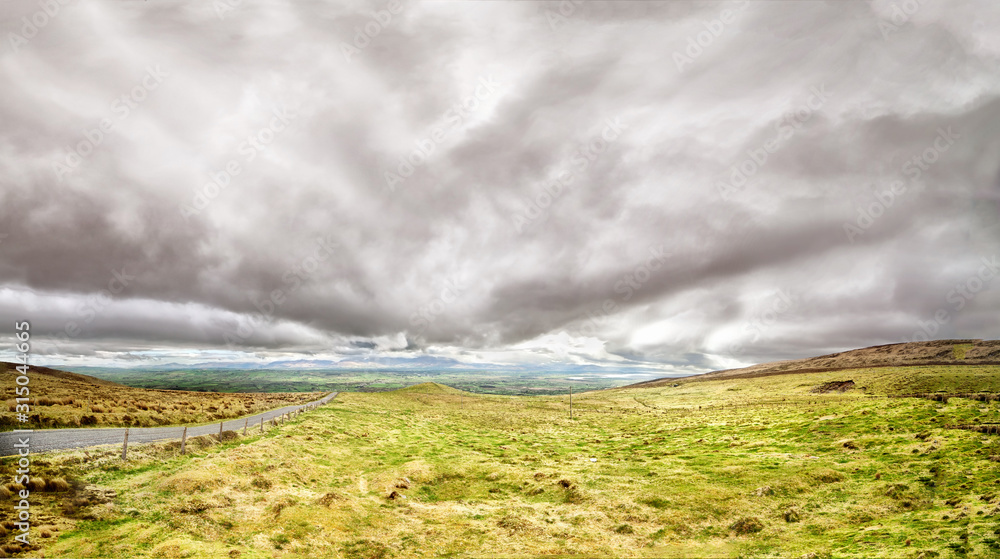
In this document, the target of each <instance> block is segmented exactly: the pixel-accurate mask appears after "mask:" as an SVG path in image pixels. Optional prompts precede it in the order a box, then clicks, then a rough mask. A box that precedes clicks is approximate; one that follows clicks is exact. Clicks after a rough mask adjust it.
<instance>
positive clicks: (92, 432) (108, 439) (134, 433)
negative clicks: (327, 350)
mask: <svg viewBox="0 0 1000 559" xmlns="http://www.w3.org/2000/svg"><path fill="white" fill-rule="evenodd" d="M336 395H337V393H336V392H333V393H330V394H328V395H326V396H324V397H323V398H321V399H319V400H316V401H314V402H309V403H306V404H299V405H297V406H285V407H283V408H278V409H273V410H270V411H266V412H264V413H259V414H257V415H251V416H249V417H246V418H244V417H241V418H239V419H230V420H229V421H225V422H223V426H222V427H223V430H226V431H236V430H240V429H243V425H244V424H249V426H250V427H253V426H255V425H256V426H257V428H258V429H260V420H261V419H263V420H264V421H265V422H266V421H268V420H270V419H273V418H275V417H278V416H281V415H284V414H286V413H288V412H292V411H296V410H299V409H302V408H304V407H306V406H309V405H312V404H317V405H323V404H325V403H327V402H329V401H330V400H332V399H333V397H334V396H336ZM250 427H248V430H249V429H250ZM183 431H184V426H183V425H180V426H176V425H175V426H170V427H131V428H129V430H128V442H129V444H130V445H131V444H133V443H151V442H154V441H164V440H171V439H180V438H181V433H182V432H183ZM218 433H219V424H218V423H210V424H208V425H199V426H197V427H188V433H187V434H188V437H198V436H200V435H212V434H216V435H217V434H218ZM25 437H28V438H29V442H28V444H29V448H30V450H31V453H32V454H35V453H38V452H47V451H51V450H67V449H71V448H83V447H88V446H97V445H102V444H117V445H121V444H122V441H123V440H124V438H125V429H124V428H120V427H119V428H90V429H35V430H34V431H32V432H30V433H14V432H11V431H7V432H4V433H0V456H12V455H15V454H17V452H18V449H16V448H14V445H15V444H17V442H18V440H19V439H21V440H23V439H24V438H25Z"/></svg>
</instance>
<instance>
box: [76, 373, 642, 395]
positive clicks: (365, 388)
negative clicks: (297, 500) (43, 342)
mask: <svg viewBox="0 0 1000 559" xmlns="http://www.w3.org/2000/svg"><path fill="white" fill-rule="evenodd" d="M74 370H76V371H77V372H80V373H84V374H87V375H93V376H95V377H98V378H102V379H105V380H110V381H114V382H118V383H121V384H125V385H128V386H134V387H137V388H166V389H173V390H199V391H219V392H304V391H313V392H316V391H320V392H382V391H387V390H396V389H398V388H403V387H406V386H412V385H414V384H420V383H423V382H437V383H439V384H446V385H448V386H453V387H455V388H458V389H461V390H465V391H468V392H477V393H485V394H503V395H509V396H513V395H524V396H526V395H545V394H564V393H566V392H568V391H569V389H570V387H571V386H572V388H573V390H574V391H578V392H583V391H584V390H600V389H603V388H613V387H617V386H624V385H626V384H631V383H634V382H639V381H640V380H643V378H642V377H637V376H608V375H606V374H599V373H588V372H583V373H560V374H555V373H550V372H546V371H534V372H523V371H490V372H484V371H435V372H426V371H413V370H398V371H391V370H383V371H362V370H358V371H350V370H337V371H313V370H306V371H294V370H242V369H241V370H229V369H207V370H206V369H181V370H174V371H158V370H157V371H144V370H142V369H112V368H98V367H79V368H77V369H74ZM568 377H574V378H576V379H577V380H569V378H568ZM647 378H648V377H647Z"/></svg>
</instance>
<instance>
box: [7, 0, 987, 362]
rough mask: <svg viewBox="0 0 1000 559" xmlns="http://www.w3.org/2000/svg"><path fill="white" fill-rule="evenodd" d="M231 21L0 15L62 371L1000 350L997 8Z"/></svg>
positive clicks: (47, 349) (45, 325) (381, 13)
mask: <svg viewBox="0 0 1000 559" xmlns="http://www.w3.org/2000/svg"><path fill="white" fill-rule="evenodd" d="M219 5H227V4H226V3H225V2H222V3H215V4H210V3H203V4H198V3H185V2H176V3H162V2H124V3H122V2H109V1H108V2H96V3H95V2H92V3H88V4H86V5H83V4H77V3H71V4H69V5H67V6H63V7H61V9H60V11H59V13H58V14H56V15H54V16H51V17H49V16H46V17H44V18H43V17H42V16H37V15H36V14H37V13H38V11H39V9H40V8H39V5H38V4H36V3H33V2H28V1H21V0H18V1H11V2H7V3H5V4H4V6H3V7H2V8H0V29H2V30H3V31H4V35H5V36H6V37H7V40H6V42H5V44H4V45H3V47H4V50H3V51H2V54H0V119H2V121H3V122H4V123H5V125H4V127H3V129H2V130H0V319H2V320H6V321H8V322H10V321H13V320H21V319H24V318H28V319H31V320H33V322H34V327H35V330H36V333H37V334H38V339H39V343H40V345H39V346H38V351H39V352H40V353H43V354H46V355H47V356H48V358H49V359H51V360H53V361H52V362H58V361H59V360H60V359H64V360H72V359H74V358H77V359H90V360H101V359H113V358H115V356H116V355H122V356H123V357H121V359H122V361H125V360H129V361H137V360H141V361H149V362H155V361H156V360H157V359H159V358H160V357H157V356H158V355H159V356H161V357H162V358H163V359H168V358H169V359H193V360H197V361H204V360H206V359H208V358H209V357H206V356H210V358H212V359H222V360H226V359H243V358H248V359H249V358H250V357H247V356H251V357H253V358H260V359H267V358H270V357H273V356H278V355H280V356H282V359H291V358H294V356H296V355H299V356H307V357H309V358H320V357H322V358H324V359H327V358H329V359H333V360H336V359H340V358H346V357H348V356H360V355H366V356H369V357H370V356H375V357H376V358H377V357H378V356H384V355H388V354H392V355H403V356H410V357H416V356H419V355H427V356H439V357H441V358H446V357H447V358H451V357H454V358H456V359H459V360H460V361H463V362H469V363H513V364H523V363H543V364H544V363H550V362H556V361H559V360H563V361H566V362H573V363H584V362H586V363H591V364H599V365H602V366H608V367H619V368H625V367H639V366H645V365H648V366H652V367H656V368H658V369H660V370H667V371H669V370H674V371H679V372H697V371H701V370H707V369H712V368H721V367H727V366H735V365H738V364H740V363H749V362H753V361H763V360H770V359H778V358H793V357H801V356H807V355H813V354H816V353H821V352H824V351H828V350H831V351H832V350H837V349H844V348H850V347H856V346H865V345H871V344H876V343H890V342H895V341H903V340H907V339H913V338H914V337H917V338H919V337H921V336H927V337H932V338H934V337H936V338H940V337H949V336H961V337H965V336H971V337H985V338H995V337H997V336H998V334H1000V331H998V328H1000V327H998V325H997V323H996V321H995V316H996V312H997V310H1000V296H997V290H996V289H995V288H994V287H993V284H992V278H987V277H986V276H988V275H990V274H991V273H994V272H991V270H992V268H990V266H989V265H988V263H989V262H992V261H993V260H991V259H993V258H994V257H995V256H996V255H998V254H1000V246H998V245H1000V229H998V227H1000V178H998V177H1000V140H998V139H997V136H996V134H995V130H996V125H997V122H998V120H1000V82H998V81H997V78H996V76H998V75H1000V72H998V70H1000V68H998V59H1000V42H998V41H997V40H996V39H995V37H994V35H993V34H992V29H994V28H995V27H996V25H997V24H1000V8H998V7H996V6H994V4H992V3H989V2H985V1H984V2H970V3H967V4H964V5H963V6H961V7H954V6H953V7H944V6H935V5H928V4H922V5H921V7H920V9H919V10H918V11H917V12H916V13H914V14H912V15H909V16H907V18H906V19H905V21H904V20H900V19H899V18H898V16H897V17H896V19H895V20H894V19H893V15H892V14H893V4H892V2H891V1H889V0H885V1H882V0H875V1H873V2H855V3H844V2H803V3H794V4H793V3H787V2H752V3H745V2H741V1H733V2H679V1H670V2H607V3H591V2H587V3H581V4H575V3H572V2H543V3H468V4H460V3H433V2H407V3H402V4H400V7H399V8H398V9H396V8H395V7H394V8H393V11H392V12H390V11H389V6H390V5H389V3H387V2H386V3H381V2H374V3H353V4H347V5H345V4H331V3H327V2H309V1H307V2H286V1H283V0H275V1H272V2H262V3H252V4H251V3H246V2H244V3H241V4H240V5H234V6H231V7H232V9H231V10H224V11H222V12H219V11H217V8H218V6H219ZM393 6H395V4H393ZM973 16H974V17H973ZM23 18H28V21H31V20H32V18H35V19H36V20H37V21H42V20H43V19H44V20H45V23H44V25H35V28H34V32H33V33H32V32H31V30H32V28H31V26H30V25H29V26H26V24H25V20H24V19H23ZM366 29H368V30H369V35H374V36H371V37H362V38H359V35H358V33H359V32H360V33H364V32H365V30H366ZM29 35H30V36H29ZM102 124H103V125H104V126H105V128H103V129H102ZM2 235H6V236H2ZM984 259H985V261H984ZM984 262H986V263H984ZM983 270H986V272H984V271H983ZM976 278H979V279H976ZM963 286H964V287H963ZM960 288H962V289H965V291H963V290H962V289H960ZM973 290H974V292H973ZM942 311H943V312H945V313H946V315H947V320H946V321H943V322H942V321H937V320H936V319H935V316H936V315H937V316H940V313H941V312H942ZM46 339H49V340H52V341H51V342H50V343H46V341H45V340H46ZM216 350H218V352H217V353H213V352H214V351H216ZM118 352H122V353H120V354H119V353H118ZM157 352H159V353H157ZM186 352H187V353H186ZM255 352H256V353H255Z"/></svg>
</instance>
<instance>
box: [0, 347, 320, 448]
mask: <svg viewBox="0 0 1000 559" xmlns="http://www.w3.org/2000/svg"><path fill="white" fill-rule="evenodd" d="M16 366H17V365H16V364H14V363H4V362H0V385H2V386H3V390H2V392H0V394H2V395H3V398H4V400H5V404H6V408H7V413H4V414H2V415H0V430H7V431H9V430H11V429H14V428H19V427H23V428H38V427H80V426H84V427H86V426H94V427H109V426H113V427H121V426H140V427H154V426H158V425H172V424H180V423H201V422H207V421H216V420H221V419H231V418H234V417H240V416H243V415H250V414H253V413H257V412H260V411H265V410H269V409H273V408H277V407H282V406H286V405H290V404H299V403H305V402H308V401H311V400H315V399H316V398H318V397H319V396H320V395H321V393H315V392H310V393H305V392H302V393H259V394H258V393H253V394H239V393H216V392H189V391H182V390H154V389H145V388H133V387H130V386H124V385H121V384H117V383H114V382H111V381H107V380H101V379H99V378H95V377H91V376H87V375H81V374H77V373H70V372H66V371H60V370H57V369H51V368H48V367H37V366H34V365H32V366H31V367H30V373H29V377H30V379H31V381H30V383H29V385H28V388H29V389H30V391H31V392H30V394H31V397H32V398H33V399H32V401H31V402H30V405H31V411H30V413H29V415H30V418H29V421H28V422H27V423H20V422H18V421H17V419H16V416H15V412H16V411H17V401H16V400H15V397H16V394H15V393H14V390H15V387H16V386H17V385H16V383H15V382H14V378H15V377H16V376H17V374H18V373H17V371H16V370H15V367H16Z"/></svg>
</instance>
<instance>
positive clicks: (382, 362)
mask: <svg viewBox="0 0 1000 559" xmlns="http://www.w3.org/2000/svg"><path fill="white" fill-rule="evenodd" d="M63 368H64V369H68V370H72V371H77V372H81V373H86V372H88V371H113V370H118V369H120V370H137V371H180V370H243V371H260V370H275V371H365V370H373V371H424V372H433V371H505V372H540V371H544V372H546V373H552V374H577V373H604V374H613V373H620V372H627V373H630V374H656V375H662V374H663V371H662V370H661V369H657V368H655V367H644V366H642V365H635V364H629V365H628V366H627V367H616V366H615V365H614V364H609V365H594V364H573V363H547V364H544V365H540V364H520V365H519V364H498V363H465V362H462V361H458V360H456V359H452V358H450V357H436V356H433V355H418V356H415V357H391V356H384V355H382V356H373V357H371V358H368V359H359V358H356V357H352V358H346V359H342V360H340V361H335V360H330V359H293V360H282V361H270V362H266V363H261V362H257V361H218V362H216V361H207V362H200V363H187V364H185V363H164V364H159V365H141V364H136V365H131V366H123V367H89V366H78V367H74V366H65V367H63Z"/></svg>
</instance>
